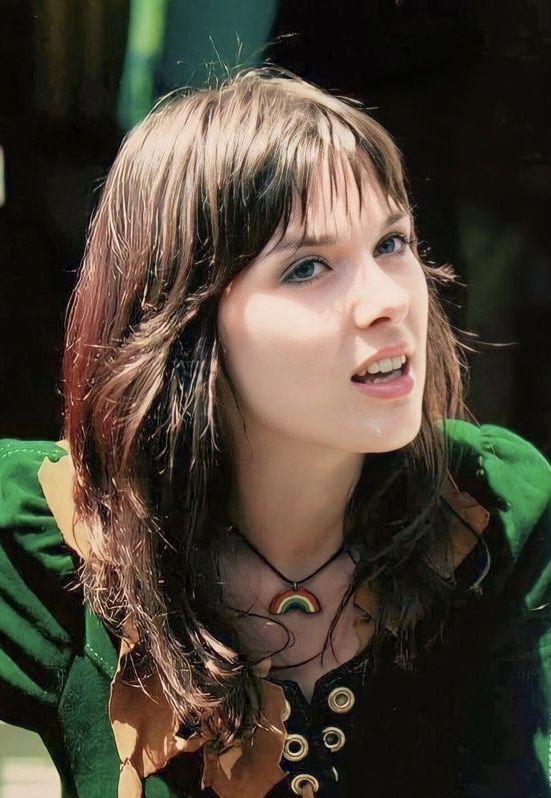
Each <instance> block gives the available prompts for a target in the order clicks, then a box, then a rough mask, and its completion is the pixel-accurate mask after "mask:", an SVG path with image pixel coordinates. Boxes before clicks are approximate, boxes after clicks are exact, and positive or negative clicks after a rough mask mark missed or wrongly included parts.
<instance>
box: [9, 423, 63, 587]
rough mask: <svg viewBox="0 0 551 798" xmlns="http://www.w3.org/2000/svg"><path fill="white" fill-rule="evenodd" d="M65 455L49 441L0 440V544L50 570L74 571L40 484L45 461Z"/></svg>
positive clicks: (56, 445) (57, 446) (57, 459)
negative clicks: (39, 562) (40, 563)
mask: <svg viewBox="0 0 551 798" xmlns="http://www.w3.org/2000/svg"><path fill="white" fill-rule="evenodd" d="M66 454H67V452H66V451H65V449H63V448H62V447H61V446H59V445H58V444H57V443H55V442H54V441H49V440H20V439H16V438H3V439H0V545H4V546H7V545H9V544H8V541H11V544H12V545H13V546H16V548H17V549H18V550H22V551H25V552H26V553H27V554H28V556H30V557H33V559H35V560H41V561H42V564H43V565H44V566H45V567H47V568H48V569H49V570H56V571H59V572H63V571H67V572H68V571H71V570H73V560H72V557H71V554H70V552H69V550H68V549H67V548H66V546H65V545H64V543H63V537H62V535H61V532H60V530H59V528H58V526H57V524H56V521H55V519H54V517H53V516H52V513H51V510H50V507H49V506H48V503H47V502H46V498H45V496H44V493H43V490H42V487H41V485H40V481H39V471H40V468H41V466H42V464H43V463H44V461H45V460H47V461H51V462H57V461H59V460H60V459H61V458H62V457H64V456H65V455H66Z"/></svg>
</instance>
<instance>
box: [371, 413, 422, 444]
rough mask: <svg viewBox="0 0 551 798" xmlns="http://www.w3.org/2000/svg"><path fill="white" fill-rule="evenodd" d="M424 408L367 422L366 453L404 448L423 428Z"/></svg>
mask: <svg viewBox="0 0 551 798" xmlns="http://www.w3.org/2000/svg"><path fill="white" fill-rule="evenodd" d="M422 420H423V415H422V410H421V408H419V410H418V411H417V412H410V413H407V414H404V415H403V416H401V415H400V414H398V416H396V417H394V418H389V417H386V418H381V419H380V420H377V421H374V422H371V423H369V424H367V426H366V428H365V430H364V434H365V441H366V445H365V453H366V454H368V453H370V454H382V453H383V452H393V451H396V449H402V448H403V447H404V446H408V445H409V444H410V443H412V441H414V440H415V438H416V437H417V435H418V434H419V431H420V429H421V422H422Z"/></svg>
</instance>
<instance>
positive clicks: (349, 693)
mask: <svg viewBox="0 0 551 798" xmlns="http://www.w3.org/2000/svg"><path fill="white" fill-rule="evenodd" d="M452 279H453V275H452V274H451V271H450V270H446V269H437V268H434V267H432V266H429V265H427V264H425V263H423V262H422V259H421V258H420V256H419V254H418V252H417V247H416V238H415V230H414V226H413V214H412V210H411V205H410V203H409V201H408V197H407V194H406V190H405V187H404V177H403V172H402V165H401V158H400V154H399V152H398V150H397V148H396V146H395V144H394V143H393V141H392V139H391V138H390V136H389V135H388V133H386V132H385V131H384V130H383V129H382V128H381V127H380V125H378V124H377V123H376V122H375V121H374V120H373V119H371V118H370V117H369V116H368V115H367V114H366V113H365V112H364V111H363V110H362V109H361V108H360V107H359V106H358V105H356V104H354V103H352V102H350V101H347V100H343V99H339V98H337V97H333V96H330V95H328V94H326V93H324V92H323V91H321V90H319V89H317V88H315V87H314V86H311V85H309V84H307V83H305V82H303V81H301V80H299V79H298V78H295V77H294V76H292V75H288V74H283V73H278V72H276V71H275V70H272V71H270V70H268V69H264V70H253V71H247V72H243V73H241V74H240V75H237V76H236V77H234V78H233V79H231V80H228V81H227V82H226V83H225V84H224V85H222V86H220V87H219V88H214V89H208V90H204V91H200V92H196V93H194V94H189V95H179V96H173V97H172V98H169V99H168V100H166V101H164V102H163V103H161V104H160V105H159V107H157V108H156V109H155V110H154V111H153V112H152V114H150V115H149V117H148V118H146V119H145V120H144V121H143V122H142V123H141V124H140V125H138V127H136V128H135V129H134V130H133V131H132V132H131V134H130V135H129V136H128V137H127V138H126V140H125V141H124V143H123V145H122V147H121V150H120V152H119V154H118V156H117V158H116V161H115V163H114V165H113V167H112V169H111V171H110V173H109V176H108V179H107V182H106V185H105V188H104V191H103V195H102V199H101V201H100V204H99V207H98V209H97V212H96V214H95V217H94V219H93V222H92V225H91V229H90V235H89V240H88V243H87V248H86V253H85V257H84V262H83V266H82V270H81V273H80V277H79V280H78V284H77V286H76V289H75V292H74V295H73V298H72V301H71V306H70V313H69V317H68V325H67V337H66V346H65V359H64V369H63V378H64V379H63V385H64V392H65V424H64V439H63V440H62V441H60V442H58V443H57V444H54V443H50V442H46V441H35V442H28V441H27V442H23V441H15V440H7V441H4V442H3V450H2V453H1V454H0V458H1V459H0V464H1V466H2V495H3V510H2V515H1V519H2V536H1V537H0V540H1V541H2V546H3V552H2V556H3V560H2V571H1V574H2V577H1V581H0V584H1V585H2V590H3V592H4V594H5V595H6V596H7V604H6V608H5V609H4V610H3V612H2V621H1V627H0V628H1V631H2V640H3V646H2V647H3V651H4V653H3V658H2V659H1V660H0V675H1V677H2V679H3V681H4V684H3V688H4V689H3V692H2V696H3V698H2V699H1V705H2V710H3V712H2V716H3V717H4V718H5V719H6V720H8V721H9V722H12V723H19V724H21V725H25V726H27V727H29V728H33V729H35V730H37V731H38V732H39V733H40V734H41V735H42V738H43V739H44V741H45V743H46V745H47V747H48V749H49V750H50V752H51V755H52V757H53V760H54V762H55V764H56V766H57V768H58V770H59V772H60V774H61V778H62V783H63V786H64V795H67V796H72V795H78V796H82V798H89V797H91V796H96V795H102V796H104V795H114V794H115V792H116V791H117V789H118V794H119V796H121V798H133V797H134V796H139V795H142V794H143V795H146V796H152V797H153V798H157V797H158V798H160V797H161V796H195V795H218V796H221V797H222V798H232V797H233V796H238V795H239V796H240V798H243V796H250V798H260V796H264V795H270V796H286V795H302V796H312V795H314V794H316V793H319V795H320V796H324V795H326V796H347V797H348V796H352V795H367V794H369V795H370V796H389V798H390V796H396V795H401V794H407V795H408V796H413V795H419V796H423V798H429V796H438V798H443V796H467V795H468V796H471V797H472V796H480V797H481V796H490V795H491V796H500V798H503V796H506V795H511V796H513V795H514V796H520V795H522V796H530V798H536V796H547V795H550V794H551V793H550V787H549V776H548V770H547V756H548V754H549V740H550V734H549V711H548V708H547V706H546V703H545V701H546V698H547V697H548V696H549V694H550V692H551V683H550V678H551V653H550V652H551V649H550V648H549V643H550V642H551V634H550V633H549V632H550V624H549V619H550V617H551V615H550V610H549V606H548V599H549V595H550V586H549V579H550V574H549V570H548V569H547V570H546V564H547V556H548V553H549V549H550V545H551V536H550V534H549V525H548V520H547V521H546V517H547V519H548V509H546V508H548V507H549V496H550V494H551V474H550V469H549V466H548V464H547V463H546V461H545V460H544V458H543V457H542V455H541V454H539V453H538V452H537V451H536V450H535V449H534V448H533V447H532V446H531V445H530V444H528V443H527V442H525V441H523V440H522V439H521V438H519V437H518V436H516V435H515V434H514V433H512V432H509V431H507V430H505V429H501V428H498V427H493V426H489V425H486V426H482V427H478V426H476V425H475V424H472V423H469V422H467V421H466V420H464V418H465V411H464V406H463V399H462V370H463V359H462V355H461V347H460V345H459V344H458V342H457V341H456V340H455V338H454V336H453V334H452V332H451V329H450V326H449V323H448V321H447V320H446V318H445V315H444V313H443V312H442V309H441V306H440V304H439V301H438V289H439V287H440V285H441V284H444V283H447V282H449V281H450V280H452ZM546 512H547V516H546V515H545V513H546ZM482 583H483V584H482ZM117 784H118V787H117Z"/></svg>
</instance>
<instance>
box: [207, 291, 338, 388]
mask: <svg viewBox="0 0 551 798" xmlns="http://www.w3.org/2000/svg"><path fill="white" fill-rule="evenodd" d="M218 325H219V334H220V338H221V342H222V344H223V346H224V347H225V350H226V351H225V362H226V366H227V370H228V373H229V375H230V377H231V378H232V380H233V381H234V383H235V387H236V388H238V389H241V392H243V393H245V394H246V395H247V396H250V397H251V398H252V397H262V396H264V395H266V394H267V393H270V395H272V396H274V394H278V395H281V394H284V393H285V392H287V393H288V392H293V391H294V390H295V389H296V390H304V386H305V383H306V384H309V385H313V382H314V381H315V379H316V376H317V377H318V378H319V375H320V374H323V370H320V367H319V364H320V362H322V360H321V359H322V358H323V357H324V356H326V355H327V344H328V342H329V341H330V340H333V341H334V340H335V334H334V332H331V331H330V330H329V329H328V325H327V323H325V322H324V319H322V318H321V317H320V316H319V314H315V313H309V312H308V310H307V309H305V308H304V306H303V305H300V304H299V303H294V302H284V303H282V302H270V301H269V299H267V298H266V297H264V298H263V297H257V298H254V299H250V300H249V301H248V302H247V303H245V304H244V305H243V306H242V307H241V308H240V309H237V308H236V307H234V306H230V305H229V304H227V305H225V306H224V307H223V308H222V309H221V312H220V313H219V321H218Z"/></svg>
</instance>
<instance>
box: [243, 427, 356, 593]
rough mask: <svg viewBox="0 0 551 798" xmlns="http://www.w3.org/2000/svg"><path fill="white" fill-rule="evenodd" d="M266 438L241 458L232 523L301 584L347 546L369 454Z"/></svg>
mask: <svg viewBox="0 0 551 798" xmlns="http://www.w3.org/2000/svg"><path fill="white" fill-rule="evenodd" d="M266 438H267V436H266V434H264V435H263V438H262V440H260V439H259V438H256V439H255V436H254V434H253V433H252V432H251V430H248V437H247V444H246V445H238V448H237V455H236V456H235V477H236V480H235V489H234V493H233V495H232V497H231V500H230V507H229V515H230V519H231V522H232V523H233V524H234V525H235V526H237V527H238V529H239V531H240V533H241V534H242V535H243V536H244V537H245V538H246V539H247V540H248V541H249V542H250V543H251V544H252V545H253V546H254V547H255V548H256V549H258V551H260V552H261V553H262V555H263V556H264V557H265V558H266V559H267V560H268V561H269V562H270V563H271V564H272V565H273V566H274V567H275V568H277V569H278V570H279V571H281V572H282V573H284V574H285V575H286V576H287V577H288V578H289V580H300V579H301V578H304V576H306V575H307V574H308V573H309V572H311V571H314V570H315V569H316V568H317V567H318V566H320V565H322V564H323V563H324V562H326V561H327V560H328V559H329V557H331V555H332V554H334V552H336V551H337V550H338V549H339V548H340V547H341V546H342V543H343V535H344V528H343V522H344V515H345V511H346V506H347V503H348V501H349V498H350V496H351V494H352V491H353V490H354V487H355V485H356V483H357V481H358V479H359V476H360V473H361V469H362V465H363V458H364V455H362V454H356V453H349V452H336V451H335V450H329V451H328V450H327V449H320V448H319V447H314V446H312V444H305V443H304V442H301V441H296V440H292V441H286V440H282V438H281V436H280V435H278V436H277V439H276V440H274V441H273V442H271V443H272V445H270V441H268V440H267V439H266Z"/></svg>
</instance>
